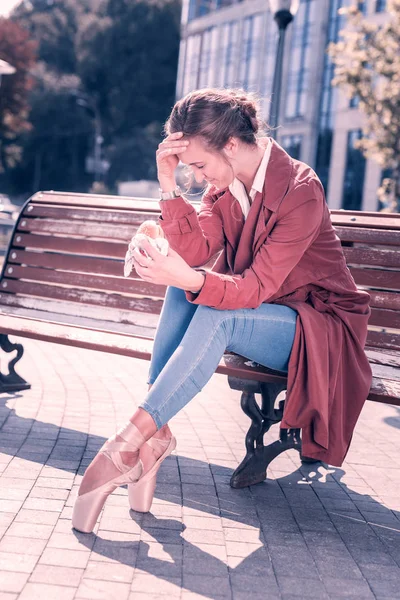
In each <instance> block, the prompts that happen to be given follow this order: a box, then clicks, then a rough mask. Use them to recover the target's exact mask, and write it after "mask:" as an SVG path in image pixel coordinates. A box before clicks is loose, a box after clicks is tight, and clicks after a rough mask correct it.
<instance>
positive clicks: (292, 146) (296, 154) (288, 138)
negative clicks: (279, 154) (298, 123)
mask: <svg viewBox="0 0 400 600" xmlns="http://www.w3.org/2000/svg"><path fill="white" fill-rule="evenodd" d="M301 144H302V136H301V135H284V136H283V137H282V147H283V148H284V149H285V150H286V152H287V153H288V154H289V155H290V156H291V157H292V158H295V159H296V160H300V158H301Z"/></svg>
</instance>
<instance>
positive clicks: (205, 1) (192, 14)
mask: <svg viewBox="0 0 400 600" xmlns="http://www.w3.org/2000/svg"><path fill="white" fill-rule="evenodd" d="M232 4H235V0H189V7H188V14H187V21H188V22H190V21H193V19H197V18H198V17H202V16H204V15H208V14H209V13H211V12H214V11H216V10H219V9H220V8H224V7H225V6H231V5H232ZM184 21H185V19H184Z"/></svg>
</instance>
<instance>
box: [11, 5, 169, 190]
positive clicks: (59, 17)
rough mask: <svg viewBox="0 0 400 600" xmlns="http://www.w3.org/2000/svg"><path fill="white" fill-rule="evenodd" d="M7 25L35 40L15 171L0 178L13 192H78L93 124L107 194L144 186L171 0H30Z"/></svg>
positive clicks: (158, 117) (164, 77)
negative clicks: (128, 184)
mask: <svg viewBox="0 0 400 600" xmlns="http://www.w3.org/2000/svg"><path fill="white" fill-rule="evenodd" d="M12 18H13V20H14V21H15V22H16V23H18V24H19V25H21V26H23V27H24V28H25V30H26V31H28V32H29V36H30V37H31V39H33V40H35V41H36V42H37V45H38V58H39V66H38V67H37V68H36V69H35V71H34V73H33V75H34V77H35V81H36V86H35V89H34V90H33V91H32V93H31V96H30V103H31V117H30V121H31V131H30V132H25V133H24V134H23V135H22V134H21V135H20V137H19V143H20V145H21V148H22V152H21V155H20V157H19V163H18V168H17V167H16V168H15V169H14V170H13V172H12V173H11V174H10V176H9V182H10V184H12V186H13V188H14V190H15V191H16V192H22V191H23V192H24V193H25V192H29V193H30V192H31V191H34V190H36V189H38V187H40V188H42V189H49V188H50V189H64V190H65V189H70V190H81V191H85V190H87V189H88V188H89V187H90V184H91V183H92V180H93V176H92V175H89V176H88V175H87V174H86V173H85V171H84V165H85V158H87V156H88V155H92V154H93V146H94V135H95V133H94V125H95V123H94V120H95V116H96V117H97V123H98V124H100V126H101V134H102V137H103V138H104V143H103V156H102V157H103V158H105V159H107V160H108V161H109V162H110V165H111V166H110V170H109V172H108V174H107V177H106V183H107V185H108V186H109V187H110V189H115V185H116V183H117V182H118V181H123V180H129V179H135V178H138V179H143V178H145V179H147V178H154V177H155V150H156V148H157V144H158V143H159V141H160V138H161V131H162V124H163V122H164V121H165V119H166V118H167V116H168V114H169V112H170V109H171V107H172V105H173V103H174V99H175V82H176V69H177V61H178V52H179V22H180V0H150V1H144V0H103V1H101V0H31V2H30V3H28V2H24V3H21V4H20V5H19V6H18V7H17V9H16V10H15V11H14V13H13V17H12ZM166 32H168V35H166ZM79 98H85V99H86V101H87V102H86V106H82V102H79ZM77 101H78V102H77ZM79 103H80V104H81V105H80V106H79Z"/></svg>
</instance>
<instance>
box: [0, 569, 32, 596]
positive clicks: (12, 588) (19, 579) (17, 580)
mask: <svg viewBox="0 0 400 600" xmlns="http://www.w3.org/2000/svg"><path fill="white" fill-rule="evenodd" d="M28 577H29V574H28V573H16V572H12V571H0V591H1V592H15V593H17V594H18V593H19V592H20V591H21V590H22V589H23V587H24V585H25V584H26V582H27V580H28Z"/></svg>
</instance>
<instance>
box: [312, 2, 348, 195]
mask: <svg viewBox="0 0 400 600" xmlns="http://www.w3.org/2000/svg"><path fill="white" fill-rule="evenodd" d="M343 3H344V2H343V0H330V6H329V21H328V35H327V45H328V44H330V43H331V42H337V41H338V37H339V31H340V30H341V29H343V26H344V23H345V17H344V16H343V15H339V12H338V11H339V9H340V8H342V6H343ZM334 71H335V66H334V64H333V62H332V60H331V59H330V57H329V56H328V54H327V53H325V59H324V72H323V80H322V90H321V104H320V109H319V130H318V142H317V156H316V161H315V170H316V172H317V174H318V176H319V178H320V179H321V181H322V184H323V186H324V188H325V193H326V194H327V193H328V185H329V167H330V163H331V151H332V139H333V120H334V114H335V105H336V99H337V89H336V88H333V87H332V86H331V81H332V79H333V75H334Z"/></svg>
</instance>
